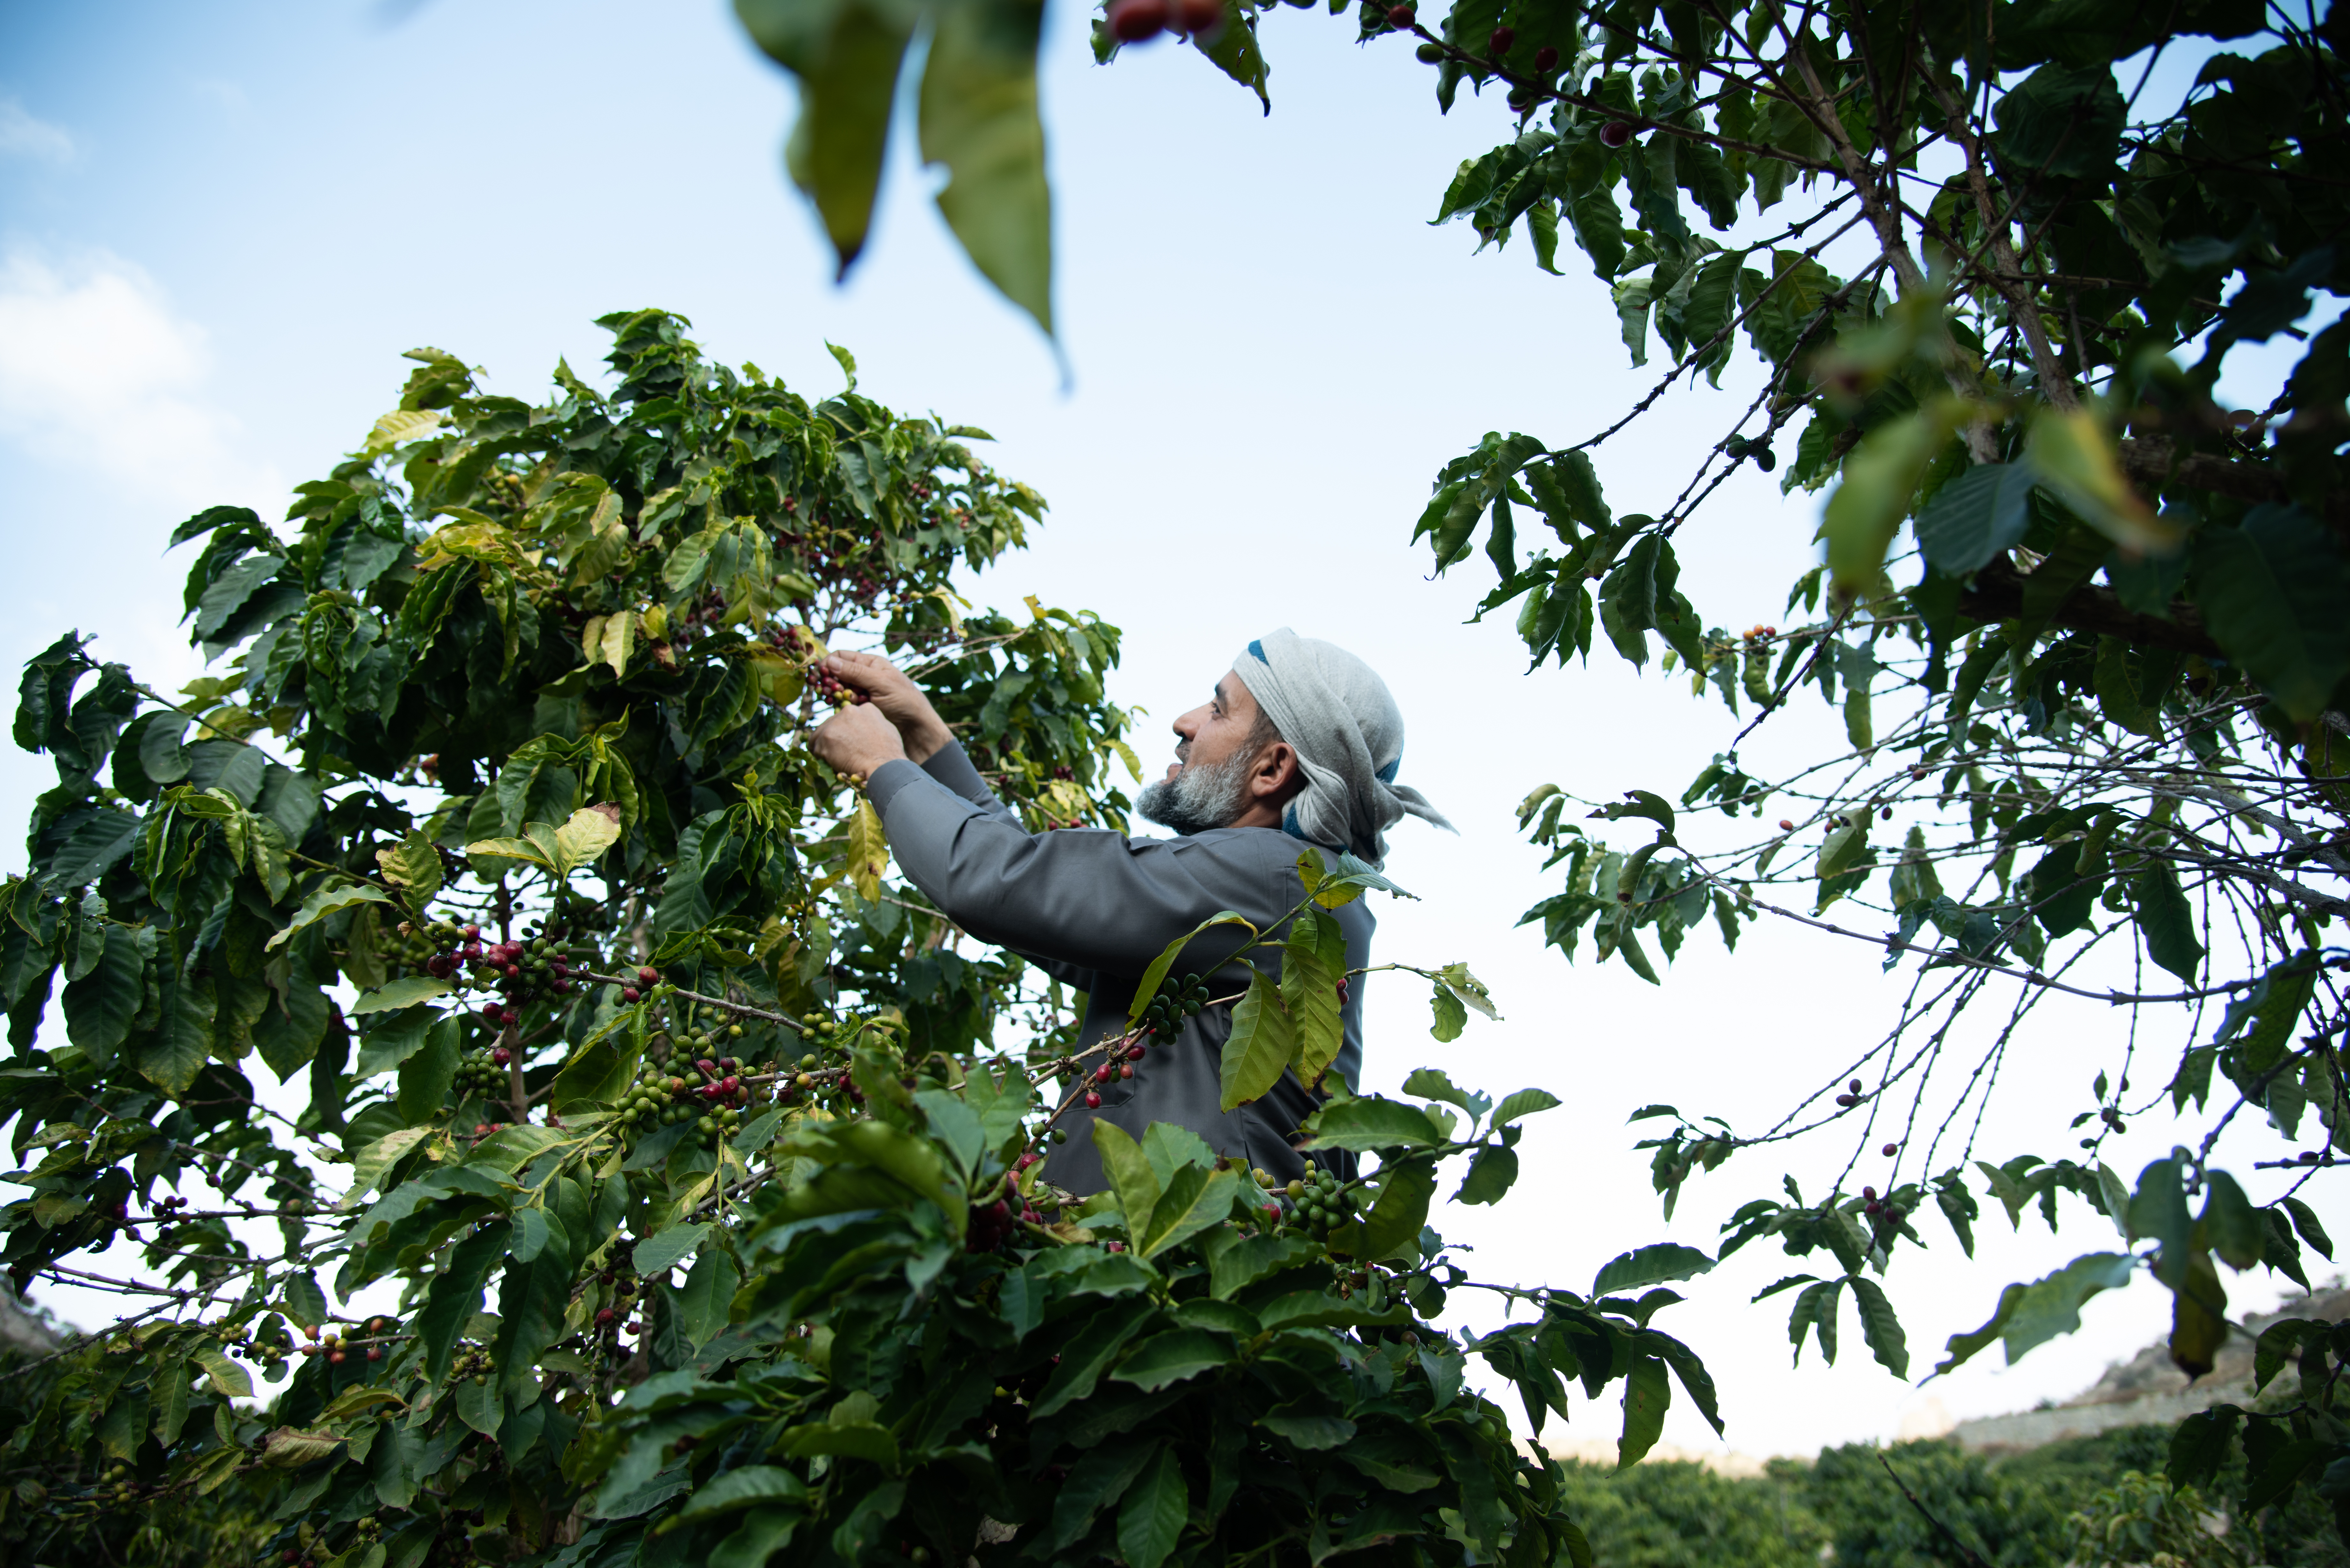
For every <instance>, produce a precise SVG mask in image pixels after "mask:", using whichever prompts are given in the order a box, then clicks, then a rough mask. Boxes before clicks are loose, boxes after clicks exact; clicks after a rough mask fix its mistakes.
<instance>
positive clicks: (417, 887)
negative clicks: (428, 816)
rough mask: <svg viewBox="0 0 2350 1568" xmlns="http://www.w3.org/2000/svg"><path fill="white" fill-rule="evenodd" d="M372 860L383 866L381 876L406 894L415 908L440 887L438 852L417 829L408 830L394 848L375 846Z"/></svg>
mask: <svg viewBox="0 0 2350 1568" xmlns="http://www.w3.org/2000/svg"><path fill="white" fill-rule="evenodd" d="M375 863H376V864H377V865H378V866H380V867H382V868H383V879H384V880H385V881H387V882H389V883H390V884H391V885H392V886H393V887H395V888H399V889H400V891H401V892H403V893H405V894H407V895H408V901H409V903H410V904H411V905H412V906H414V907H415V908H416V909H422V908H423V907H424V906H425V904H426V903H427V902H428V901H430V900H431V898H432V895H433V894H435V893H438V892H439V891H440V890H441V852H440V850H438V849H436V848H434V847H433V846H432V840H431V839H429V838H427V837H425V836H423V835H422V834H421V833H411V834H410V835H409V836H407V837H406V838H405V839H403V840H402V841H401V842H400V845H399V846H397V847H395V848H391V849H379V850H377V851H376V852H375Z"/></svg>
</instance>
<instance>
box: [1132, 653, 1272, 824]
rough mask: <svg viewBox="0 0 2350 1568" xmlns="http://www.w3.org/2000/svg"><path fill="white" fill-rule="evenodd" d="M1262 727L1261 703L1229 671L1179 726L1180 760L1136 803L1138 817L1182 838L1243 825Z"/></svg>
mask: <svg viewBox="0 0 2350 1568" xmlns="http://www.w3.org/2000/svg"><path fill="white" fill-rule="evenodd" d="M1256 722H1257V705H1256V699H1255V698H1254V697H1252V696H1251V695H1249V689H1248V688H1247V687H1246V686H1244V685H1243V684H1242V683H1241V679H1240V677H1239V676H1237V675H1234V674H1232V673H1230V672H1229V671H1227V672H1226V674H1225V676H1224V678H1223V679H1222V680H1219V681H1217V682H1216V692H1215V695H1214V696H1213V697H1212V698H1211V699H1210V700H1209V701H1206V702H1205V703H1203V704H1201V706H1200V707H1197V708H1194V709H1192V710H1191V711H1190V712H1188V713H1186V714H1184V715H1183V716H1182V717H1181V718H1180V719H1178V720H1176V721H1175V733H1176V736H1177V737H1178V738H1177V740H1176V742H1175V761H1174V762H1172V763H1169V764H1168V768H1167V774H1166V776H1165V777H1163V778H1161V779H1159V780H1158V781H1157V782H1156V783H1154V784H1151V785H1149V787H1148V788H1146V789H1145V790H1144V791H1143V792H1142V794H1141V795H1140V797H1139V798H1138V799H1137V800H1136V801H1135V803H1134V809H1135V811H1136V813H1137V815H1140V816H1141V817H1142V818H1143V819H1144V820H1146V821H1149V822H1155V823H1158V824H1159V826H1162V827H1171V828H1173V829H1174V830H1175V831H1176V832H1178V833H1181V834H1192V833H1207V832H1210V831H1212V830H1213V829H1215V828H1219V827H1229V826H1232V824H1233V823H1235V822H1237V821H1238V820H1239V819H1240V817H1241V815H1242V814H1243V812H1245V811H1246V810H1247V809H1248V807H1249V800H1250V796H1249V788H1248V785H1249V775H1250V763H1252V762H1253V760H1254V759H1253V754H1252V753H1251V749H1250V747H1249V743H1248V742H1249V736H1250V735H1251V734H1252V733H1253V732H1254V730H1255V729H1256Z"/></svg>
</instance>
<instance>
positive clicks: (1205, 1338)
mask: <svg viewBox="0 0 2350 1568" xmlns="http://www.w3.org/2000/svg"><path fill="white" fill-rule="evenodd" d="M1226 1174H1229V1172H1228V1173H1226ZM1232 1360H1233V1352H1232V1341H1231V1340H1230V1339H1229V1338H1227V1337H1226V1336H1225V1335H1223V1334H1211V1333H1210V1332H1208V1331H1207V1330H1205V1329H1199V1328H1179V1329H1175V1330H1172V1331H1171V1332H1170V1333H1167V1334H1157V1335H1154V1336H1153V1337H1151V1338H1149V1339H1146V1340H1144V1341H1143V1342H1142V1343H1141V1344H1140V1345H1136V1346H1135V1347H1134V1354H1133V1355H1129V1356H1128V1357H1127V1358H1126V1360H1125V1361H1124V1362H1122V1363H1120V1364H1119V1366H1118V1370H1117V1371H1116V1372H1113V1373H1111V1374H1110V1381H1111V1382H1113V1383H1131V1384H1133V1385H1134V1386H1136V1387H1138V1388H1140V1389H1142V1390H1143V1391H1144V1392H1145V1393H1154V1394H1155V1393H1157V1392H1158V1391H1159V1389H1161V1388H1166V1387H1169V1386H1172V1385H1174V1384H1177V1383H1180V1382H1182V1381H1183V1380H1184V1379H1185V1378H1187V1377H1196V1376H1199V1375H1200V1374H1201V1373H1202V1372H1212V1371H1214V1370H1215V1369H1216V1368H1217V1367H1219V1366H1231V1365H1232Z"/></svg>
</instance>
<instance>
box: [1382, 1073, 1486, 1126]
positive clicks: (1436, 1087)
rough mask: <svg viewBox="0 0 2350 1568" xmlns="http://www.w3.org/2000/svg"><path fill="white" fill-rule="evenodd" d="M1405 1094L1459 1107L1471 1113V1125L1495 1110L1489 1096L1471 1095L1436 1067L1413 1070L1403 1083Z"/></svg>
mask: <svg viewBox="0 0 2350 1568" xmlns="http://www.w3.org/2000/svg"><path fill="white" fill-rule="evenodd" d="M1403 1092H1404V1093H1405V1094H1407V1095H1418V1096H1420V1097H1421V1098H1422V1099H1428V1100H1442V1101H1443V1102H1444V1103H1445V1104H1446V1105H1450V1106H1460V1107H1461V1109H1462V1110H1464V1111H1466V1112H1468V1113H1469V1119H1470V1121H1471V1123H1474V1122H1476V1121H1479V1120H1481V1119H1482V1117H1483V1116H1484V1115H1485V1113H1486V1112H1487V1111H1489V1110H1492V1108H1493V1102H1492V1099H1491V1098H1490V1097H1489V1096H1484V1095H1475V1094H1471V1093H1470V1092H1469V1091H1468V1090H1466V1089H1464V1088H1462V1087H1461V1085H1458V1084H1455V1083H1454V1082H1453V1081H1452V1079H1451V1076H1450V1075H1447V1074H1445V1073H1443V1072H1441V1071H1440V1070H1439V1069H1437V1068H1434V1067H1416V1068H1414V1069H1412V1072H1411V1074H1410V1075H1409V1077H1407V1078H1405V1079H1404V1081H1403Z"/></svg>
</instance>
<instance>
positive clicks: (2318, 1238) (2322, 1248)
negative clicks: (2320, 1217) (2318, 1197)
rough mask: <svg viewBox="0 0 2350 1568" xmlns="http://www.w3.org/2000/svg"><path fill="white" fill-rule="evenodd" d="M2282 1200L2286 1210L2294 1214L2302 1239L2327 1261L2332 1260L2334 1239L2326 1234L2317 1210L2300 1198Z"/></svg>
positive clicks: (2297, 1229) (2294, 1222) (2296, 1227)
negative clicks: (2319, 1220) (2319, 1221)
mask: <svg viewBox="0 0 2350 1568" xmlns="http://www.w3.org/2000/svg"><path fill="white" fill-rule="evenodd" d="M2280 1201H2282V1203H2283V1204H2284V1206H2285V1210H2286V1212H2288V1213H2290V1214H2291V1215H2292V1216H2293V1229H2294V1230H2295V1231H2299V1232H2300V1233H2301V1239H2302V1240H2303V1241H2306V1242H2308V1243H2309V1248H2310V1251H2314V1252H2315V1253H2316V1254H2317V1255H2318V1256H2319V1257H2321V1258H2323V1259H2324V1260H2325V1261H2326V1262H2329V1263H2330V1262H2333V1261H2334V1241H2333V1238H2332V1237H2330V1236H2328V1235H2326V1233H2325V1227H2324V1226H2323V1225H2321V1224H2319V1223H2318V1222H2317V1210H2314V1209H2312V1208H2311V1207H2310V1206H2309V1205H2308V1204H2306V1203H2303V1201H2302V1200H2301V1199H2298V1198H2286V1199H2280Z"/></svg>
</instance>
